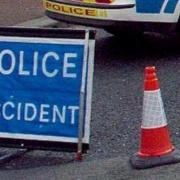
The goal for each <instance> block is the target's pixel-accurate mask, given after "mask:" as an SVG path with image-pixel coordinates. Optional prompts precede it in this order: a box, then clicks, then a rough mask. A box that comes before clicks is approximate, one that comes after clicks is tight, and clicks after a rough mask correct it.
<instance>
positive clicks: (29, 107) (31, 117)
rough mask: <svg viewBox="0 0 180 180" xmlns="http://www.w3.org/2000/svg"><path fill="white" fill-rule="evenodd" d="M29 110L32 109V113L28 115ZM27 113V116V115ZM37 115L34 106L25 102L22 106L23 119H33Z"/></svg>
mask: <svg viewBox="0 0 180 180" xmlns="http://www.w3.org/2000/svg"><path fill="white" fill-rule="evenodd" d="M30 110H32V114H31V115H30V113H29V112H30ZM28 115H29V116H28ZM36 115H37V109H36V106H35V105H34V104H32V103H26V104H25V108H24V120H25V121H33V120H34V118H35V117H36Z"/></svg>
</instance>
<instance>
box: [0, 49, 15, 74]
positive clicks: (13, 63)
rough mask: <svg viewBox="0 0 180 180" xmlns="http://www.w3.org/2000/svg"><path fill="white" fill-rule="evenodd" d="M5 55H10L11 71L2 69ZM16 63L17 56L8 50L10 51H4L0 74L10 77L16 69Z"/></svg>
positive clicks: (0, 54) (0, 61)
mask: <svg viewBox="0 0 180 180" xmlns="http://www.w3.org/2000/svg"><path fill="white" fill-rule="evenodd" d="M5 55H8V56H10V57H11V63H9V64H10V67H9V69H4V68H3V67H2V60H3V57H4V56H5ZM15 61H16V57H15V54H14V53H13V52H12V51H11V50H8V49H5V50H3V51H2V52H1V53H0V73H2V74H4V75H9V74H11V73H12V72H13V70H14V67H15Z"/></svg>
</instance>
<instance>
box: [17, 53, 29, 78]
mask: <svg viewBox="0 0 180 180" xmlns="http://www.w3.org/2000/svg"><path fill="white" fill-rule="evenodd" d="M23 67H24V51H20V56H19V75H25V76H29V75H30V72H29V71H25V70H24V69H23Z"/></svg>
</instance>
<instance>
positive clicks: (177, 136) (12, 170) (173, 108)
mask: <svg viewBox="0 0 180 180" xmlns="http://www.w3.org/2000/svg"><path fill="white" fill-rule="evenodd" d="M179 45H180V44H179V41H178V40H177V39H175V38H174V37H170V38H169V37H168V38H167V37H162V36H157V35H146V36H144V37H143V38H141V39H137V38H134V39H132V38H131V39H128V37H126V38H119V39H118V38H117V37H113V36H110V35H108V34H105V33H104V31H102V30H98V34H97V42H96V55H95V72H94V87H93V103H92V122H91V142H90V150H89V152H88V154H86V155H85V156H84V160H83V162H76V161H74V159H73V158H74V154H68V153H61V152H51V151H31V152H29V153H27V154H25V155H24V156H22V157H20V158H17V159H14V160H12V161H10V162H9V163H6V164H4V165H3V166H2V167H1V170H0V176H1V177H3V179H4V180H6V179H7V180H9V179H24V180H28V179H31V180H33V179H39V180H41V179H43V180H46V179H52V180H54V179H55V180H57V179H64V180H67V179H74V180H77V179H83V180H86V179H90V180H94V179H98V180H100V179H108V180H109V179H113V180H114V179H115V180H116V179H117V180H118V179H122V180H124V179H127V180H129V179H133V180H134V179H138V180H145V179H148V180H152V179H153V180H159V179H163V180H169V179H177V180H178V179H179V175H180V172H179V168H180V163H179V164H174V165H166V166H161V167H156V168H152V169H147V170H134V169H132V167H131V166H130V164H129V157H130V156H131V155H132V154H133V153H135V152H137V150H138V144H139V132H140V124H141V115H142V98H143V88H142V87H143V75H144V74H143V73H144V68H145V67H146V66H148V65H155V66H156V68H157V70H158V72H157V74H158V77H159V80H160V87H161V93H162V98H163V102H164V105H165V111H166V115H167V119H168V126H169V129H170V131H171V138H172V139H171V140H172V142H173V144H174V145H175V147H176V148H179V149H180V123H179V115H180V108H179V106H180V105H179V101H180V96H179V89H178V88H179V85H180V81H179V73H180V70H179V65H180V63H179V60H180V51H179V47H180V46H179Z"/></svg>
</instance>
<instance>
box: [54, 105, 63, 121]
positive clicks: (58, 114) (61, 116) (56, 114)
mask: <svg viewBox="0 0 180 180" xmlns="http://www.w3.org/2000/svg"><path fill="white" fill-rule="evenodd" d="M57 116H58V117H59V119H60V122H61V123H65V120H66V119H65V118H66V106H63V108H62V110H61V113H60V112H59V109H58V107H57V106H56V105H54V106H53V120H52V122H53V123H55V122H56V120H57Z"/></svg>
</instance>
